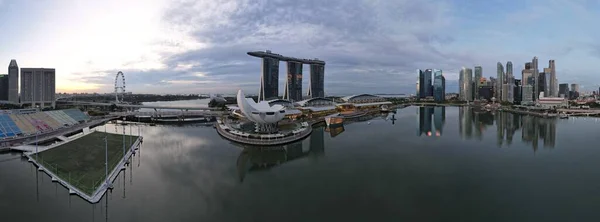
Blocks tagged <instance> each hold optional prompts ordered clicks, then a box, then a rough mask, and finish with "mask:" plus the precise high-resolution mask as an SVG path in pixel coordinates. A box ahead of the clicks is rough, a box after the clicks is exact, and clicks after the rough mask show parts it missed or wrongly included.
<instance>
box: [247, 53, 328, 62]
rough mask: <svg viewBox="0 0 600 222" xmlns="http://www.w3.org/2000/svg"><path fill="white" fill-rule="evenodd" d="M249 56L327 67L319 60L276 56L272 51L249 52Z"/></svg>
mask: <svg viewBox="0 0 600 222" xmlns="http://www.w3.org/2000/svg"><path fill="white" fill-rule="evenodd" d="M248 55H250V56H254V57H259V58H265V57H269V58H274V59H277V60H280V61H291V62H300V63H304V64H319V65H325V61H321V60H319V59H317V58H315V59H300V58H294V57H289V56H283V55H280V54H276V53H272V52H271V50H266V51H264V52H263V51H253V52H248Z"/></svg>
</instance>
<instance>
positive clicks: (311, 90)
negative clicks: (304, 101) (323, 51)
mask: <svg viewBox="0 0 600 222" xmlns="http://www.w3.org/2000/svg"><path fill="white" fill-rule="evenodd" d="M308 81H309V83H308V96H309V97H311V98H317V97H325V66H324V65H321V64H310V78H309V80H308Z"/></svg>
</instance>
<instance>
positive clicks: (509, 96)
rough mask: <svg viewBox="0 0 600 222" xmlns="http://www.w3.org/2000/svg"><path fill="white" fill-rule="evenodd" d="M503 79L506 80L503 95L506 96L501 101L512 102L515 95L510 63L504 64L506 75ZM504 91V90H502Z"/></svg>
mask: <svg viewBox="0 0 600 222" xmlns="http://www.w3.org/2000/svg"><path fill="white" fill-rule="evenodd" d="M504 78H506V80H505V82H506V85H507V86H506V92H505V93H504V92H503V93H504V94H506V98H503V99H502V100H503V101H507V102H510V103H512V102H514V100H515V95H514V88H515V86H514V85H515V77H514V75H513V64H512V62H511V61H508V62H506V74H505V75H504ZM503 90H504V89H503Z"/></svg>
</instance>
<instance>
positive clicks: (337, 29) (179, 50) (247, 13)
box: [0, 0, 600, 96]
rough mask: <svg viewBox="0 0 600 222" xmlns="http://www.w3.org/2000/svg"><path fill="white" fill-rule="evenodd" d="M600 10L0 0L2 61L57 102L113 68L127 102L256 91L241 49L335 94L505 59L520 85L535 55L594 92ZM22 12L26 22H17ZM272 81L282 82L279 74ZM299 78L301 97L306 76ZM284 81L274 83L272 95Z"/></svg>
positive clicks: (107, 83) (97, 86)
mask: <svg viewBox="0 0 600 222" xmlns="http://www.w3.org/2000/svg"><path fill="white" fill-rule="evenodd" d="M140 5H144V7H139V6H140ZM317 5H318V7H317ZM599 8H600V7H599V4H598V3H597V2H593V3H591V2H587V1H566V0H555V1H551V2H547V1H541V0H532V1H502V2H500V1H490V2H469V3H464V2H462V3H459V2H457V1H406V2H386V1H383V2H357V1H328V2H326V3H323V4H306V3H305V2H291V1H290V2H271V3H269V2H264V3H257V5H254V4H251V3H247V2H243V1H216V2H215V1H198V2H186V1H182V2H167V1H162V0H150V1H127V2H126V3H123V2H121V1H102V2H94V1H89V2H85V3H83V4H81V3H80V2H77V1H41V2H39V1H36V2H33V1H2V2H1V3H0V16H1V17H2V19H0V27H2V28H3V29H5V30H11V33H12V34H11V35H3V36H1V37H0V40H2V42H4V43H5V46H6V47H5V48H4V50H2V52H0V61H5V66H6V65H7V64H8V62H9V61H10V60H11V59H16V60H17V62H18V64H19V66H20V67H40V68H47V67H52V68H55V69H56V82H57V85H56V90H57V93H58V92H99V93H104V92H110V91H112V90H113V89H112V84H113V82H114V75H115V74H116V73H117V72H118V71H119V70H120V71H123V72H124V73H125V75H126V76H127V78H128V89H130V91H132V92H135V93H154V92H161V93H233V92H235V90H236V89H239V88H241V89H243V90H245V91H247V92H257V91H258V89H259V87H260V81H259V80H260V79H259V74H260V64H259V63H257V61H256V60H255V59H253V58H250V57H248V56H247V55H246V54H245V52H247V51H256V50H273V51H274V52H277V53H281V54H284V55H290V56H294V57H301V58H314V57H317V58H319V59H322V60H325V61H327V62H328V65H327V68H326V72H327V73H326V75H325V81H324V82H325V86H324V87H325V88H326V94H328V95H336V94H354V93H362V92H364V93H405V94H414V82H415V80H414V70H415V69H419V68H422V67H431V68H435V69H441V70H443V72H444V77H445V78H446V89H447V90H446V92H448V93H453V92H458V79H459V78H458V77H459V76H458V73H459V70H460V67H462V66H465V67H469V68H473V67H475V66H477V65H479V66H482V70H483V72H482V76H483V77H486V78H487V77H490V76H495V65H496V63H497V62H498V61H512V62H513V63H514V67H513V70H514V71H515V73H514V75H515V76H516V77H518V76H519V74H518V72H519V70H522V69H523V68H524V67H523V66H524V62H526V61H530V60H531V57H533V56H537V57H538V59H539V61H540V63H539V68H540V72H542V71H543V70H541V68H543V67H547V64H546V61H548V60H550V59H552V60H555V61H556V63H557V64H556V76H557V79H558V82H557V83H554V84H555V85H558V84H561V83H569V84H572V83H575V84H579V86H580V88H581V90H582V91H592V90H598V88H599V87H598V86H599V84H600V77H598V76H595V75H594V72H595V70H598V69H599V68H600V67H598V66H599V65H598V64H600V63H599V61H600V45H598V44H597V43H595V42H594V41H593V40H594V39H597V37H598V36H600V31H598V30H594V29H582V28H581V27H583V26H585V25H593V24H591V22H590V21H595V20H598V19H600V15H598V14H597V13H594V12H595V11H598V9H599ZM499 9H501V10H499ZM425 11H426V12H428V13H420V12H425ZM266 12H274V13H266ZM349 12H351V13H349ZM391 12H394V13H391ZM466 12H474V13H466ZM26 13H27V14H35V15H36V17H31V18H24V17H22V16H19V15H23V14H26ZM550 15H560V16H550ZM349 16H352V20H353V22H351V23H349V22H348V19H347V18H349ZM248 18H252V19H251V20H248ZM525 21H526V22H525ZM199 24H202V25H199ZM574 24H576V25H574ZM457 27H461V28H457ZM432 30H434V31H432ZM556 30H561V32H557V31H556ZM569 33H578V35H576V36H575V37H573V36H572V35H570V34H569ZM42 34H43V35H42ZM42 36H43V37H42ZM7 71H8V70H5V71H2V72H0V74H8V73H7ZM279 73H281V74H283V73H287V70H286V67H285V66H284V65H280V66H279ZM302 75H303V76H304V79H305V80H304V81H303V82H302V87H301V88H302V89H303V95H304V94H306V93H305V92H304V91H306V89H308V82H309V81H307V80H308V78H307V77H308V76H310V75H309V69H308V67H305V68H304V69H303V70H302ZM285 81H286V78H283V76H282V77H280V78H279V79H278V82H277V83H278V85H279V89H280V90H279V96H282V95H283V91H284V90H283V89H285Z"/></svg>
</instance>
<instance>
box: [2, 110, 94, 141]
mask: <svg viewBox="0 0 600 222" xmlns="http://www.w3.org/2000/svg"><path fill="white" fill-rule="evenodd" d="M89 119H90V117H89V116H88V115H86V114H85V113H83V112H81V111H80V110H79V109H66V110H54V111H47V112H36V113H27V114H15V113H12V114H10V112H8V111H7V112H0V139H5V138H12V137H16V136H19V135H32V134H35V133H42V132H49V131H52V130H56V129H59V128H62V127H65V126H71V125H75V124H78V123H80V122H83V121H87V120H89Z"/></svg>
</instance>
